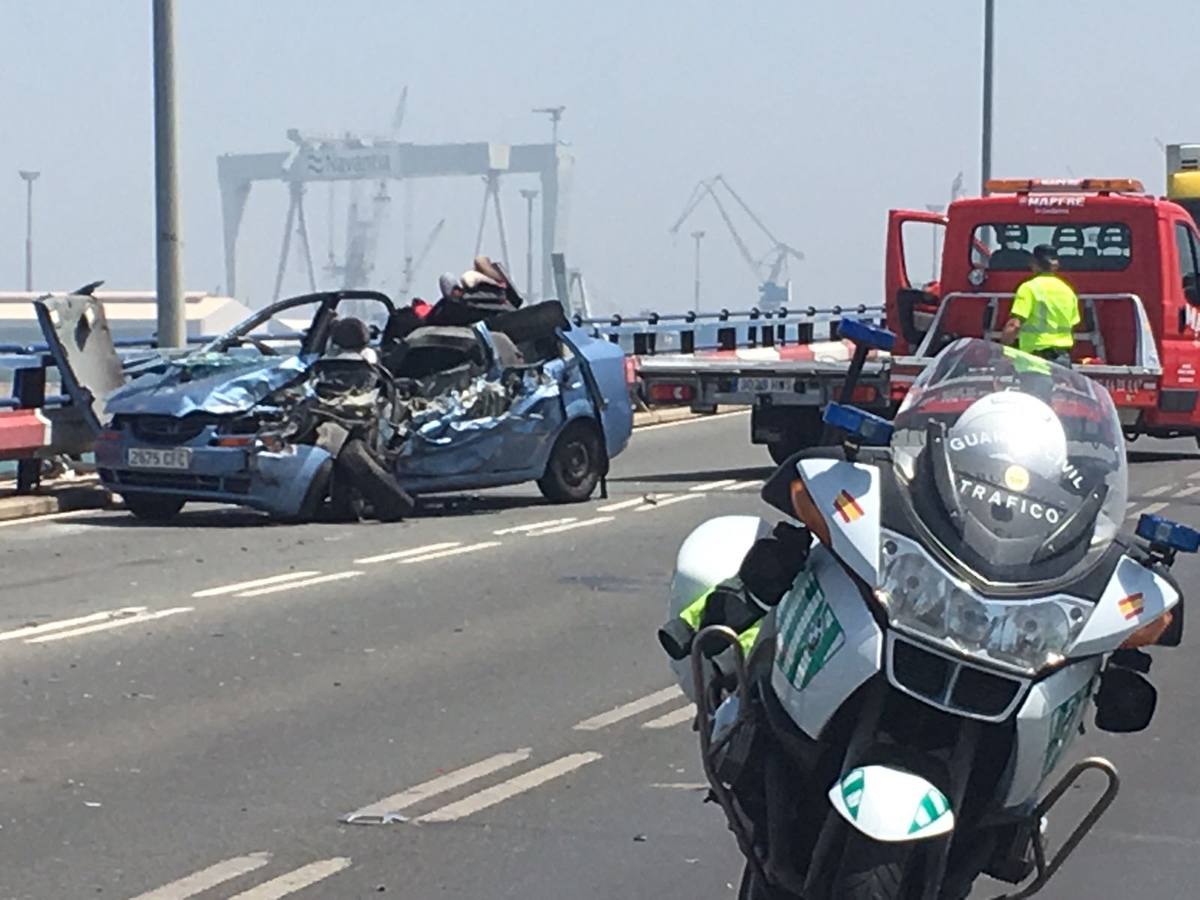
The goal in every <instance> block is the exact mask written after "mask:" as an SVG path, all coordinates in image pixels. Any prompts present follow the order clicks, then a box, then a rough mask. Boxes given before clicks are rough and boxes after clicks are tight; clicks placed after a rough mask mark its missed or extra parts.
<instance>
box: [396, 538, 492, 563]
mask: <svg viewBox="0 0 1200 900" xmlns="http://www.w3.org/2000/svg"><path fill="white" fill-rule="evenodd" d="M500 543H501V542H500V541H483V542H482V543H479V544H467V546H465V547H455V548H454V549H453V550H439V551H438V552H437V553H426V554H425V555H424V556H412V557H409V558H408V559H404V560H401V561H400V562H401V565H405V566H407V565H408V564H409V563H419V562H425V561H426V560H430V559H442V558H443V557H446V556H458V555H459V554H460V553H475V552H476V551H479V550H487V549H488V548H489V547H499V546H500Z"/></svg>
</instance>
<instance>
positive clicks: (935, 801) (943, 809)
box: [908, 788, 950, 834]
mask: <svg viewBox="0 0 1200 900" xmlns="http://www.w3.org/2000/svg"><path fill="white" fill-rule="evenodd" d="M949 810H950V801H949V800H947V799H946V796H945V794H943V793H942V792H941V791H939V790H938V789H937V788H930V789H929V790H928V791H926V792H925V796H924V797H922V798H921V802H920V804H918V806H917V811H916V813H915V814H914V815H913V820H912V824H911V825H910V826H909V827H908V833H909V834H915V833H916V832H918V831H921V830H922V829H924V828H928V827H929V826H930V825H932V824H933V823H934V822H936V821H937V820H938V819H940V818H941V817H942V816H944V815H945V814H946V813H947V812H948V811H949Z"/></svg>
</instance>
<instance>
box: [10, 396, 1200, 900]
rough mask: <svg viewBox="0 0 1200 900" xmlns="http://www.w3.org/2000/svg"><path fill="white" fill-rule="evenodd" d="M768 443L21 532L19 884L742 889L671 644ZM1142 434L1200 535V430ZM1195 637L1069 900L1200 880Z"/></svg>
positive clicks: (693, 433) (446, 891) (1173, 503)
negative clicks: (566, 478) (484, 488)
mask: <svg viewBox="0 0 1200 900" xmlns="http://www.w3.org/2000/svg"><path fill="white" fill-rule="evenodd" d="M747 430H748V423H747V421H746V419H745V417H744V416H741V415H734V416H729V417H720V418H715V419H705V420H700V421H695V422H691V423H684V424H672V425H669V426H657V427H654V428H650V429H645V430H640V431H639V432H637V433H636V434H635V436H634V442H633V444H632V446H631V448H630V449H629V451H628V452H627V453H626V454H624V455H623V456H622V457H620V458H619V459H618V460H617V461H616V462H615V464H614V472H613V478H612V479H611V481H610V496H609V497H608V498H607V499H605V500H600V499H597V500H594V501H592V502H590V503H588V504H584V505H579V506H570V507H553V506H547V505H545V504H543V503H542V502H541V501H540V499H539V498H538V497H537V495H536V492H535V491H532V490H526V489H515V490H505V491H496V492H487V493H486V494H484V495H480V496H477V497H468V498H458V499H457V500H455V501H454V502H452V503H448V504H446V505H444V506H438V507H435V508H432V509H430V510H429V511H428V513H427V515H425V516H424V517H422V518H418V519H414V520H412V521H409V522H405V523H402V524H397V525H379V524H363V525H356V526H350V525H309V526H280V525H274V524H269V523H267V522H266V521H265V520H264V519H262V518H260V517H258V516H255V515H252V514H245V513H240V512H236V511H229V510H216V509H198V510H195V511H187V512H185V514H184V515H183V516H182V517H181V518H180V520H179V522H178V524H176V525H173V526H168V527H148V526H145V525H142V524H140V523H135V522H134V521H133V520H132V519H131V518H129V517H128V516H126V515H125V514H123V513H84V514H76V515H69V516H64V517H61V518H55V519H52V520H43V521H37V522H25V523H19V524H11V525H6V526H3V527H0V566H2V571H3V573H4V577H3V581H4V587H3V588H2V589H0V600H2V602H0V691H2V692H3V693H2V694H0V697H2V700H0V783H2V784H3V791H2V793H0V898H4V900H9V898H13V900H31V898H36V900H70V898H89V897H91V898H94V897H109V898H119V900H133V898H137V900H174V898H189V897H196V898H200V900H216V898H231V897H236V898H240V900H268V898H279V897H289V898H290V897H293V896H296V897H300V898H310V897H311V898H318V897H320V898H337V900H341V898H365V897H379V896H383V897H402V898H412V900H427V898H462V900H493V898H522V900H552V898H553V900H563V898H570V900H602V898H603V900H614V898H650V897H653V898H661V900H684V898H687V900H694V898H698V897H732V896H733V894H734V886H735V885H736V882H737V878H738V875H739V872H740V861H739V859H738V855H737V852H736V850H735V848H734V845H733V840H732V837H731V836H730V835H729V834H728V833H727V832H726V830H725V826H724V822H723V819H722V817H721V814H720V812H719V810H718V809H717V808H716V807H714V806H712V805H705V804H703V803H702V799H703V793H702V791H701V789H700V782H701V781H702V775H701V773H700V767H699V764H698V759H697V750H696V747H695V739H694V736H693V734H692V733H691V731H690V727H689V722H690V714H689V711H688V710H687V708H686V705H685V703H684V702H683V701H682V700H681V699H680V698H679V696H678V695H677V694H676V693H675V692H674V691H672V690H670V687H671V684H672V682H671V678H670V676H669V672H668V669H667V667H666V665H665V662H664V660H663V658H662V656H661V654H660V652H659V651H658V649H657V645H656V642H655V640H654V629H655V628H656V627H657V625H658V624H660V622H661V620H662V617H663V614H664V606H665V602H664V589H665V585H666V582H667V579H668V577H669V573H670V568H671V564H672V560H673V556H674V551H675V549H676V548H677V546H678V543H679V541H680V540H681V539H682V537H683V536H684V535H685V534H686V533H687V531H688V530H689V529H690V528H692V527H693V526H695V525H696V524H698V523H699V522H701V521H702V520H704V519H705V518H708V517H710V516H713V515H718V514H722V513H728V512H735V513H736V512H764V513H765V512H766V508H765V507H764V506H763V504H762V503H761V502H760V501H759V500H758V498H757V487H756V486H757V484H758V483H759V482H761V480H762V479H763V478H764V477H766V476H767V475H768V474H769V473H770V471H771V469H770V467H769V464H768V463H767V457H766V453H765V451H763V450H762V449H761V448H754V447H751V446H750V445H749V444H748V440H747ZM1136 447H1137V450H1139V451H1142V452H1141V453H1137V454H1135V455H1134V465H1133V469H1132V492H1131V493H1132V498H1131V511H1141V510H1144V509H1146V508H1148V507H1149V508H1151V509H1156V508H1157V509H1161V510H1162V511H1164V512H1167V513H1168V514H1170V515H1173V516H1175V517H1177V518H1180V519H1182V520H1184V521H1188V522H1191V523H1192V524H1196V525H1200V515H1198V510H1197V506H1196V503H1197V502H1198V498H1200V456H1197V455H1196V453H1195V452H1194V448H1191V447H1189V446H1188V445H1185V444H1182V443H1178V442H1177V443H1173V444H1161V443H1160V444H1156V445H1153V446H1150V445H1144V444H1143V443H1139V444H1138V445H1136ZM1193 475H1195V476H1197V477H1195V478H1193V477H1192V476H1193ZM648 494H649V495H652V496H650V497H649V499H648V500H647V499H646V497H647V495H648ZM1176 568H1177V572H1179V573H1180V575H1181V577H1182V580H1183V582H1184V584H1185V585H1187V584H1189V583H1196V582H1197V581H1200V563H1197V561H1195V560H1192V559H1188V560H1185V561H1183V562H1181V563H1180V564H1179V565H1178V566H1177V567H1176ZM117 611H123V612H117ZM1195 643H1196V636H1195V633H1194V632H1193V633H1189V635H1188V636H1187V638H1186V639H1185V645H1184V646H1183V647H1182V648H1179V649H1177V650H1172V651H1167V650H1164V651H1160V652H1159V653H1158V657H1159V658H1158V661H1157V662H1156V664H1155V669H1154V672H1153V673H1152V674H1153V675H1154V679H1155V681H1156V683H1157V684H1158V686H1159V689H1160V702H1159V708H1158V714H1157V717H1156V720H1155V723H1154V725H1153V726H1152V728H1151V730H1150V731H1149V732H1147V733H1145V734H1142V735H1134V736H1128V737H1123V738H1109V737H1107V736H1103V735H1097V734H1096V733H1094V732H1089V734H1088V735H1087V736H1086V737H1085V738H1083V739H1082V740H1081V741H1080V742H1079V743H1078V744H1077V745H1076V748H1075V750H1074V754H1073V755H1074V756H1080V755H1083V754H1085V753H1091V752H1102V753H1105V754H1106V755H1109V756H1110V757H1111V758H1112V759H1113V760H1114V761H1115V762H1116V763H1117V765H1118V766H1119V767H1120V769H1121V771H1122V776H1123V779H1124V787H1123V791H1122V794H1121V796H1120V797H1119V798H1118V800H1117V803H1116V805H1115V806H1114V808H1113V809H1112V810H1111V811H1110V812H1109V814H1108V815H1107V816H1106V817H1105V818H1104V819H1103V820H1102V822H1101V824H1100V826H1099V827H1098V828H1097V829H1096V831H1095V832H1093V834H1092V835H1091V836H1090V837H1089V838H1088V839H1087V840H1086V841H1085V843H1084V844H1083V846H1082V847H1081V848H1080V850H1079V851H1078V853H1077V855H1076V856H1074V857H1073V858H1072V859H1071V860H1070V861H1069V862H1068V863H1067V864H1066V866H1065V868H1064V869H1063V871H1062V873H1061V874H1060V875H1059V876H1058V878H1057V879H1056V880H1055V881H1054V882H1053V883H1052V885H1051V887H1050V888H1049V889H1048V890H1047V892H1046V894H1045V896H1050V897H1071V898H1101V897H1103V898H1108V897H1114V898H1115V897H1122V898H1123V897H1128V896H1137V897H1139V900H1159V898H1162V900H1167V898H1171V900H1175V898H1179V897H1190V896H1194V895H1196V894H1197V893H1200V889H1197V888H1196V887H1195V884H1194V882H1195V878H1194V876H1193V875H1192V870H1193V861H1194V858H1195V857H1194V854H1196V853H1197V851H1198V850H1200V817H1198V816H1197V815H1196V811H1197V809H1200V805H1198V804H1200V765H1198V764H1197V761H1196V754H1195V751H1194V740H1193V735H1194V723H1195V722H1197V721H1198V720H1200V692H1197V691H1196V690H1195V688H1194V685H1195V684H1197V683H1198V682H1200V662H1198V661H1197V659H1196V657H1195V656H1194V653H1193V650H1192V647H1193V645H1194V644H1195ZM1082 795H1083V791H1076V792H1072V794H1071V796H1070V798H1069V800H1068V801H1066V802H1069V803H1071V804H1072V805H1073V806H1074V807H1075V808H1077V807H1078V803H1079V801H1080V800H1081V798H1082ZM356 811H358V812H360V813H361V814H362V816H363V819H364V820H365V821H368V822H371V821H376V820H377V819H379V818H380V814H381V813H384V812H388V813H393V814H395V815H394V820H389V821H387V822H384V823H382V824H346V823H345V822H344V821H343V820H344V819H345V817H346V816H347V815H348V814H351V813H354V812H356ZM1070 813H1071V810H1070V809H1068V810H1066V811H1065V812H1064V813H1062V814H1061V815H1060V814H1058V813H1056V814H1054V815H1052V817H1051V831H1052V833H1054V832H1055V830H1056V828H1057V827H1058V826H1060V823H1061V826H1062V827H1065V824H1066V820H1068V819H1069V818H1070ZM994 892H995V891H991V892H989V891H987V890H984V889H983V888H981V890H980V892H979V896H980V897H986V896H990V895H991V893H994Z"/></svg>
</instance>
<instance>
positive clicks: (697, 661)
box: [660, 320, 1200, 900]
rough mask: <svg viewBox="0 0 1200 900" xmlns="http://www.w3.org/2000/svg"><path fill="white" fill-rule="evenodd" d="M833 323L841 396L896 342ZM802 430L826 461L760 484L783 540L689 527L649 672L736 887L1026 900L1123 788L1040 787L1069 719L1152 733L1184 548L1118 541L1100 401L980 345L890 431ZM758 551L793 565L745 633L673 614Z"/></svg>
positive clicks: (731, 526)
mask: <svg viewBox="0 0 1200 900" xmlns="http://www.w3.org/2000/svg"><path fill="white" fill-rule="evenodd" d="M842 334H843V336H844V337H849V338H850V339H851V340H854V341H855V342H856V343H857V344H858V348H857V351H856V354H855V363H854V365H853V366H852V370H851V374H850V377H849V378H848V379H847V383H846V385H845V386H844V389H843V393H842V395H841V396H842V400H843V401H848V399H849V397H850V395H851V392H852V390H853V386H854V384H853V382H854V380H855V378H856V376H857V371H858V370H860V369H861V366H862V362H863V360H864V359H865V358H866V354H867V350H868V349H870V348H871V347H879V348H883V349H890V341H891V335H890V333H888V332H886V331H882V330H879V329H875V328H874V327H872V326H869V325H867V324H865V323H861V322H856V321H852V320H847V321H846V322H844V323H843V325H842ZM824 418H825V422H826V437H827V440H826V441H825V443H831V441H830V440H828V439H829V438H831V437H833V436H835V435H836V436H839V437H840V440H839V441H837V442H836V443H837V444H840V446H835V447H834V448H832V449H830V448H825V449H823V450H820V449H818V450H813V451H804V452H801V453H798V454H796V455H795V456H793V457H792V458H790V459H789V460H787V461H786V462H785V463H784V464H783V465H782V466H781V467H780V468H779V470H778V471H777V472H776V473H775V475H774V476H773V477H772V478H771V479H770V480H769V481H768V482H767V484H766V485H765V486H764V489H763V492H762V496H763V498H764V499H765V500H766V501H767V502H768V503H769V504H770V505H772V506H773V507H775V508H776V509H778V510H779V511H781V512H782V513H784V514H785V515H786V516H788V517H790V518H791V520H794V521H798V522H799V523H801V524H800V525H799V526H794V525H790V524H789V523H788V522H787V521H786V520H785V522H784V523H783V524H781V525H776V526H774V528H772V525H771V524H770V523H768V522H767V521H765V520H763V519H760V518H757V517H753V516H723V517H720V518H716V519H712V520H710V521H708V522H705V523H704V524H702V525H700V526H699V527H698V528H697V529H695V531H693V532H692V533H691V534H690V535H689V536H688V537H687V538H686V540H685V541H684V542H683V544H682V546H681V548H680V550H679V553H678V557H677V562H676V568H675V573H674V577H673V579H672V582H671V590H670V614H671V616H672V620H671V623H673V624H674V625H676V626H678V627H679V628H681V629H682V630H684V631H687V632H689V634H691V639H690V640H683V641H681V642H679V647H678V648H677V651H676V652H674V654H673V655H674V656H675V657H676V658H675V659H673V660H672V663H671V665H672V668H673V670H674V672H675V674H676V676H677V678H678V680H679V682H680V684H681V686H682V687H683V688H684V690H685V691H686V692H687V693H688V695H689V696H690V697H691V698H692V699H693V700H694V701H695V702H696V704H697V708H698V715H697V723H696V727H697V729H698V732H699V741H700V748H701V754H702V760H703V765H704V770H705V773H706V775H707V778H708V781H709V783H710V787H711V791H710V794H709V799H710V800H715V801H717V802H718V803H719V804H720V806H721V807H722V808H723V810H724V812H725V815H726V818H727V820H728V824H729V827H730V829H731V831H732V832H733V833H734V835H735V836H736V838H737V840H738V844H739V847H740V849H741V851H742V853H743V855H744V856H745V858H746V867H745V872H744V875H743V878H742V883H741V889H740V893H739V895H738V896H739V898H742V900H791V898H803V900H901V898H904V900H911V898H923V900H934V898H951V900H960V898H965V897H966V896H967V895H968V894H969V893H970V892H971V889H972V885H973V883H974V882H975V880H976V879H977V878H978V877H979V876H980V875H981V874H986V875H988V876H991V877H992V878H995V879H998V880H1000V881H1003V882H1007V883H1009V884H1012V885H1017V886H1018V889H1016V891H1015V892H1014V893H1011V894H1008V895H1005V896H1006V897H1007V898H1009V900H1015V898H1024V897H1029V896H1032V895H1033V894H1035V893H1037V892H1038V891H1040V890H1041V889H1042V888H1043V887H1044V886H1045V885H1046V883H1047V882H1048V881H1049V880H1050V878H1051V877H1052V876H1053V875H1054V874H1055V873H1056V872H1057V871H1058V869H1059V868H1060V866H1061V865H1062V864H1063V862H1064V860H1065V859H1066V858H1067V857H1068V856H1069V855H1070V853H1071V852H1072V851H1073V850H1074V849H1075V848H1076V847H1077V846H1078V844H1079V842H1080V841H1081V840H1082V838H1083V837H1084V836H1085V835H1086V833H1087V832H1088V831H1089V830H1090V829H1091V828H1092V827H1093V826H1094V825H1095V823H1096V821H1097V820H1098V819H1099V818H1100V816H1101V815H1102V814H1103V813H1104V811H1105V810H1106V809H1107V808H1108V806H1109V805H1110V804H1111V803H1112V801H1113V799H1114V798H1115V796H1116V793H1117V790H1118V788H1119V779H1118V774H1117V771H1116V769H1115V767H1114V766H1113V765H1112V763H1111V762H1109V761H1108V760H1106V759H1103V758H1099V757H1093V758H1088V759H1083V760H1082V761H1079V762H1077V763H1075V764H1074V765H1073V766H1072V767H1071V768H1070V769H1069V770H1068V771H1067V772H1066V773H1065V774H1064V775H1063V776H1062V778H1061V779H1059V780H1057V781H1055V782H1051V781H1050V780H1049V776H1050V775H1051V774H1052V772H1053V771H1054V770H1055V769H1056V768H1057V767H1058V764H1059V763H1060V761H1062V760H1063V758H1064V756H1065V754H1066V752H1067V750H1068V749H1069V747H1070V745H1071V743H1072V742H1073V740H1074V739H1075V737H1076V736H1077V735H1078V734H1079V733H1080V732H1081V731H1082V729H1083V725H1084V720H1085V716H1086V715H1087V714H1088V712H1089V711H1094V722H1095V725H1096V727H1097V728H1099V729H1102V730H1106V731H1112V732H1135V731H1139V730H1142V729H1144V728H1145V727H1146V726H1147V725H1148V724H1149V722H1150V718H1151V716H1152V714H1153V711H1154V707H1155V699H1156V694H1155V690H1154V688H1153V686H1152V685H1151V684H1150V682H1149V680H1148V679H1147V678H1146V677H1145V675H1146V673H1147V672H1148V671H1149V667H1150V657H1149V655H1148V654H1147V653H1146V652H1145V651H1144V649H1142V648H1146V647H1149V646H1150V645H1155V644H1158V645H1167V646H1177V645H1178V644H1179V642H1180V638H1181V636H1182V627H1183V617H1182V613H1183V607H1182V595H1181V591H1180V589H1179V587H1178V585H1177V584H1176V583H1175V582H1174V581H1173V580H1172V577H1171V574H1170V571H1169V569H1170V566H1171V564H1172V562H1173V561H1174V559H1175V554H1176V553H1177V552H1179V551H1185V552H1196V550H1197V549H1198V548H1200V533H1198V532H1196V531H1194V530H1192V529H1190V528H1187V527H1185V526H1182V525H1179V524H1176V523H1173V522H1170V521H1168V520H1166V519H1163V518H1161V517H1159V516H1142V517H1141V519H1140V521H1139V522H1138V525H1137V528H1136V534H1135V535H1128V534H1122V533H1121V530H1120V529H1121V526H1122V523H1123V520H1124V516H1125V507H1126V481H1127V471H1126V460H1125V448H1124V441H1123V438H1122V432H1121V424H1120V421H1119V419H1118V417H1117V413H1116V410H1115V408H1114V406H1113V403H1112V400H1111V398H1110V397H1109V395H1108V393H1107V392H1106V391H1105V390H1104V389H1103V388H1102V387H1101V386H1099V385H1098V384H1097V383H1095V382H1093V381H1092V380H1090V379H1088V378H1086V377H1084V376H1082V375H1081V374H1079V373H1078V372H1075V371H1072V370H1070V369H1068V368H1063V367H1059V366H1055V365H1052V364H1050V363H1047V362H1044V361H1042V360H1040V359H1037V358H1035V357H1030V356H1026V355H1025V354H1021V353H1019V352H1017V351H1015V350H1010V349H1009V348H1003V347H1001V346H999V345H996V344H993V343H989V342H984V341H979V340H974V339H960V340H957V341H955V342H954V343H952V344H950V345H949V346H948V347H947V348H945V349H944V350H943V351H942V352H941V353H940V354H939V355H938V356H937V357H936V358H935V360H933V361H932V362H931V363H930V365H929V366H928V367H927V368H926V369H925V371H924V372H923V373H922V374H921V375H920V376H919V377H918V378H917V379H916V382H915V384H914V385H913V387H912V389H911V390H910V392H909V393H908V395H907V396H906V398H905V399H904V401H903V403H902V405H901V406H900V408H899V409H898V411H897V413H896V415H895V417H894V419H893V421H891V422H889V421H887V420H885V419H883V418H880V417H877V416H874V415H872V414H870V413H867V412H865V411H862V410H858V409H856V408H854V407H852V406H849V405H848V404H847V403H846V402H842V403H831V404H830V405H829V406H828V407H827V410H826V412H825V416H824ZM781 529H783V530H784V531H785V532H787V533H789V534H790V535H791V537H790V538H788V539H787V540H786V541H784V542H783V543H782V544H780V542H779V541H778V540H777V538H778V536H779V535H780V533H781ZM797 535H800V536H801V537H802V538H803V539H802V540H797V537H796V536H797ZM773 542H774V546H776V548H778V547H779V546H784V547H790V548H791V549H790V550H789V554H790V556H789V557H788V558H793V559H795V560H798V562H796V563H795V564H794V565H793V567H792V569H791V570H789V571H788V572H787V575H786V578H790V579H791V582H790V584H785V586H784V587H783V588H781V589H780V590H779V591H777V592H776V595H775V596H770V594H771V592H770V591H765V590H764V591H760V592H759V593H760V594H763V595H766V596H765V598H764V596H759V595H756V593H755V590H754V589H750V590H744V591H743V595H744V598H745V600H746V606H747V607H753V606H757V607H759V610H758V612H757V614H756V615H752V616H750V617H749V618H747V617H746V616H745V615H742V616H741V620H740V621H735V620H738V619H739V616H738V615H736V614H732V613H731V612H730V609H731V607H732V606H733V605H736V604H731V603H728V602H727V603H724V604H717V605H718V606H724V609H723V610H718V611H717V612H716V613H715V614H710V615H705V614H704V613H696V610H697V608H698V606H703V603H704V600H705V598H706V597H709V596H712V595H713V592H714V585H719V584H722V583H724V584H725V585H729V584H731V583H733V584H738V585H742V583H743V582H744V584H745V585H751V586H753V584H754V578H755V570H756V569H760V568H762V567H761V566H756V565H755V564H754V559H755V554H756V552H757V551H756V548H760V547H766V546H768V545H772V543H773ZM748 551H749V552H748ZM776 557H778V554H776ZM763 558H764V559H769V555H768V556H764V557H763ZM772 564H773V565H776V566H777V565H778V558H776V561H775V563H772ZM739 573H740V574H741V576H742V579H741V580H740V581H739ZM793 575H794V577H793ZM731 579H732V581H731ZM743 587H744V585H743ZM698 598H699V600H698ZM727 599H728V598H727ZM689 611H690V612H689ZM743 612H744V611H743ZM764 614H765V615H764ZM681 615H683V617H684V619H687V618H688V615H695V618H694V619H692V620H691V625H687V624H680V623H681V622H682V621H683V620H681V619H679V618H678V617H680V616H681ZM757 617H761V618H760V619H759V621H757V623H756V624H754V625H753V626H752V627H750V628H747V627H746V626H747V623H748V622H749V621H750V619H754V618H757ZM722 619H724V623H723V622H722ZM726 623H733V624H734V627H732V628H731V627H729V624H726ZM661 637H662V633H660V638H661ZM669 645H670V642H669V641H667V640H664V647H669ZM679 650H682V651H685V652H678V651H679ZM668 652H669V653H670V652H672V651H671V650H670V649H668ZM1089 771H1095V772H1098V773H1100V775H1101V776H1103V778H1102V779H1100V780H1099V781H1098V783H1102V784H1104V787H1103V790H1102V791H1100V792H1099V793H1098V796H1097V798H1096V799H1095V801H1094V803H1093V804H1092V805H1091V807H1090V809H1089V810H1088V811H1087V813H1086V815H1084V816H1083V818H1082V819H1081V820H1080V821H1079V822H1078V823H1077V824H1076V825H1075V827H1074V829H1073V830H1072V831H1070V833H1069V834H1068V835H1067V836H1066V838H1065V840H1063V841H1062V842H1061V844H1059V846H1058V849H1057V851H1056V853H1055V855H1053V856H1052V857H1049V858H1048V853H1047V838H1046V829H1047V824H1048V816H1047V813H1048V812H1049V811H1050V809H1051V807H1053V806H1054V805H1055V803H1056V802H1057V801H1058V800H1059V799H1060V798H1061V797H1062V796H1063V794H1064V793H1065V792H1066V791H1067V790H1068V788H1070V787H1071V786H1072V785H1073V784H1075V782H1076V781H1077V780H1078V779H1080V777H1081V776H1082V775H1084V774H1085V773H1088V772H1089ZM1022 884H1024V886H1023V887H1021V885H1022Z"/></svg>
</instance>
